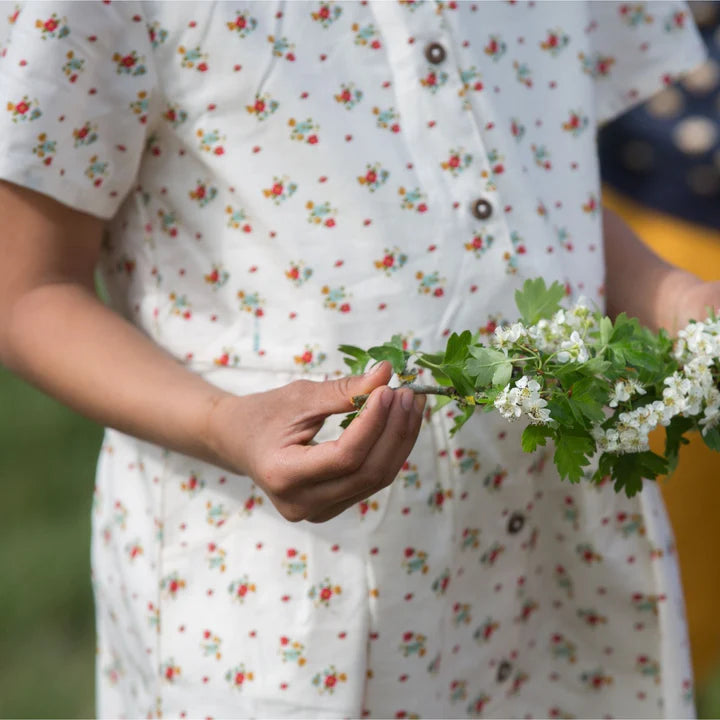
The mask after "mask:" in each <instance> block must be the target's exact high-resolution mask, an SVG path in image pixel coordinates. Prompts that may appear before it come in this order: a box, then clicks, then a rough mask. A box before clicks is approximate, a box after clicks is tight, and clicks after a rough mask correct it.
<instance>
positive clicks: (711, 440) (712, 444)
mask: <svg viewBox="0 0 720 720" xmlns="http://www.w3.org/2000/svg"><path fill="white" fill-rule="evenodd" d="M702 439H703V441H704V443H705V444H706V445H707V446H708V447H709V448H710V449H711V450H714V451H715V452H720V428H718V427H714V428H712V429H711V430H708V431H707V432H705V433H702Z"/></svg>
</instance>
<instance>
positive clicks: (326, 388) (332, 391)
mask: <svg viewBox="0 0 720 720" xmlns="http://www.w3.org/2000/svg"><path fill="white" fill-rule="evenodd" d="M391 377H392V365H390V363H389V362H385V361H383V362H380V363H378V364H377V365H375V366H374V367H372V368H371V369H370V370H369V371H368V372H367V373H365V374H364V375H346V376H345V377H341V378H338V379H337V380H326V381H325V382H321V383H314V384H315V385H317V387H316V388H313V391H314V392H313V398H312V402H313V410H314V412H316V413H317V414H318V415H325V416H327V415H333V414H335V413H343V412H350V411H351V410H355V409H356V408H355V406H354V405H353V404H352V399H353V398H354V397H355V396H356V395H366V394H368V393H371V392H372V391H373V390H374V389H375V388H377V387H380V386H381V385H387V384H388V382H389V381H390V378H391Z"/></svg>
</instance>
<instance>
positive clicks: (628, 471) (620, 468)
mask: <svg viewBox="0 0 720 720" xmlns="http://www.w3.org/2000/svg"><path fill="white" fill-rule="evenodd" d="M667 470H668V463H667V460H665V458H663V457H660V455H656V454H655V453H654V452H651V451H650V450H646V451H645V452H641V453H628V454H627V455H620V456H619V457H618V459H617V461H616V462H615V467H614V468H613V479H614V480H615V484H614V486H613V487H614V488H615V492H620V491H621V490H623V489H624V490H625V494H626V495H627V496H628V497H632V496H633V495H635V494H636V493H637V492H639V491H640V490H642V486H643V480H645V479H647V480H654V479H655V478H656V477H657V476H658V475H664V474H666V473H667Z"/></svg>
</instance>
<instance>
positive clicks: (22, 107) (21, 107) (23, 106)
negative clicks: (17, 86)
mask: <svg viewBox="0 0 720 720" xmlns="http://www.w3.org/2000/svg"><path fill="white" fill-rule="evenodd" d="M29 109H30V106H29V105H28V104H27V103H26V102H25V101H24V100H21V101H20V102H19V103H18V104H17V105H16V106H15V112H16V113H19V114H20V115H24V114H25V113H26V112H27V111H28V110H29Z"/></svg>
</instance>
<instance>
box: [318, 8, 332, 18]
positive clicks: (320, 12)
mask: <svg viewBox="0 0 720 720" xmlns="http://www.w3.org/2000/svg"><path fill="white" fill-rule="evenodd" d="M318 15H319V16H320V17H321V18H322V19H323V20H327V19H328V18H329V17H330V8H329V7H328V6H327V5H323V6H322V7H321V8H320V10H318Z"/></svg>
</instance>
